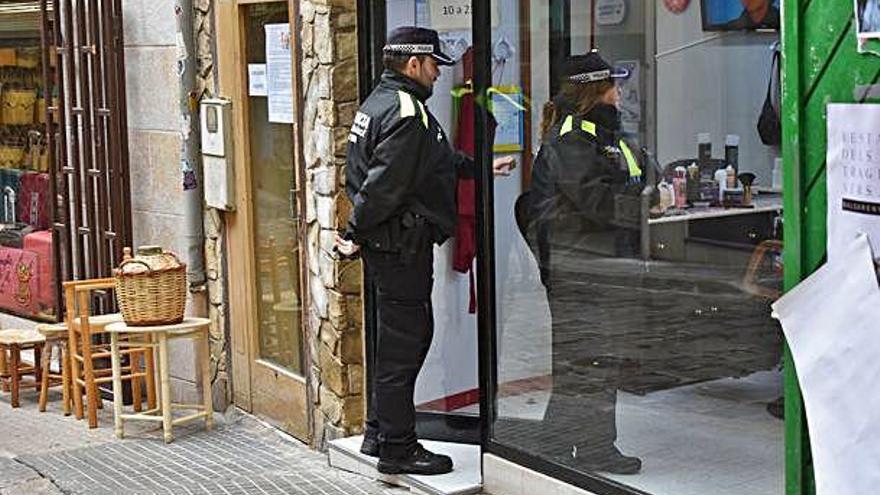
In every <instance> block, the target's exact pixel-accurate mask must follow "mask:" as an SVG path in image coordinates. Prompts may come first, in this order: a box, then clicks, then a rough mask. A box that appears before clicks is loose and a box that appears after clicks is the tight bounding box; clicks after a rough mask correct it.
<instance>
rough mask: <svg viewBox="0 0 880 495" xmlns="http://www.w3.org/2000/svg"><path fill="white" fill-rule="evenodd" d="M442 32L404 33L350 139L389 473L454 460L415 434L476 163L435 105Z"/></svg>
mask: <svg viewBox="0 0 880 495" xmlns="http://www.w3.org/2000/svg"><path fill="white" fill-rule="evenodd" d="M439 46H440V45H439V39H438V36H437V32H436V31H433V30H430V29H424V28H417V27H401V28H398V29H395V30H394V31H393V32H392V33H391V34H390V35H389V37H388V44H387V45H386V46H385V48H384V56H383V64H384V66H385V72H384V73H383V74H382V78H381V80H380V82H379V85H378V87H377V88H376V89H375V90H374V91H373V92H372V94H370V96H369V98H367V100H366V101H365V102H364V103H363V105H361V107H360V109H359V111H358V113H357V115H356V116H355V119H354V125H353V126H352V128H351V133H350V135H349V146H348V161H347V168H346V189H347V192H348V196H349V198H350V199H351V201H352V204H353V210H352V215H351V219H350V221H349V224H348V228H347V231H346V234H345V240H342V239H337V245H338V247H339V249H340V251H342V252H343V253H345V252H350V251H352V250H356V249H357V246H360V247H361V252H362V257H363V260H364V269H365V271H367V272H368V273H369V275H370V276H371V278H372V280H373V282H374V284H375V287H376V307H377V328H376V329H375V331H376V336H375V339H373V340H374V341H375V349H374V350H372V352H373V356H372V361H373V362H372V365H373V370H372V371H373V372H372V387H371V388H372V391H373V397H372V398H371V400H370V401H369V404H370V408H369V411H368V414H367V426H366V432H365V435H364V443H363V445H362V446H361V452H363V453H365V454H368V455H372V456H375V455H378V456H379V464H378V470H379V471H380V472H382V473H388V474H394V473H402V472H406V473H416V474H441V473H446V472H449V471H451V470H452V460H451V459H450V458H449V457H447V456H444V455H438V454H433V453H431V452H429V451H427V450H425V449H424V448H423V447H422V446H421V445H420V444H419V443H418V442H417V438H416V433H415V407H414V405H413V391H414V386H415V382H416V377H417V376H418V374H419V370H420V369H421V367H422V364H423V362H424V360H425V356H426V355H427V353H428V348H429V347H430V345H431V338H432V336H433V332H434V322H433V315H432V309H431V288H432V284H433V244H435V243H437V244H439V243H442V242H443V241H444V240H446V239H447V238H448V237H449V236H450V235H452V233H453V231H454V228H455V222H456V202H455V187H456V178H457V176H458V175H459V174H466V173H470V172H471V170H472V163H471V161H470V160H469V159H468V158H466V157H465V156H464V155H461V154H458V153H456V152H454V151H453V149H452V147H451V146H450V143H449V142H448V141H447V139H446V134H445V133H444V132H443V129H442V128H441V127H440V124H439V123H438V122H437V120H436V119H435V118H434V116H433V115H432V114H431V113H430V112H429V111H428V109H427V107H426V106H425V101H426V100H427V99H428V98H429V97H430V96H431V93H432V89H433V86H434V82H435V81H436V80H437V78H438V77H439V75H440V68H439V66H440V65H452V63H453V61H452V60H451V59H450V58H449V57H447V56H446V55H444V54H443V53H441V51H440V48H439Z"/></svg>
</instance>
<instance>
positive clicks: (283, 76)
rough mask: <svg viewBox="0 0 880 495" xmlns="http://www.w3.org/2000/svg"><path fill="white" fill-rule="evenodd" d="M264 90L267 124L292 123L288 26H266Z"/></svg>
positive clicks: (291, 82) (291, 75)
mask: <svg viewBox="0 0 880 495" xmlns="http://www.w3.org/2000/svg"><path fill="white" fill-rule="evenodd" d="M265 28H266V89H267V94H268V97H269V122H277V123H281V124H292V123H293V73H292V72H291V52H290V24H288V23H283V24H266V26H265Z"/></svg>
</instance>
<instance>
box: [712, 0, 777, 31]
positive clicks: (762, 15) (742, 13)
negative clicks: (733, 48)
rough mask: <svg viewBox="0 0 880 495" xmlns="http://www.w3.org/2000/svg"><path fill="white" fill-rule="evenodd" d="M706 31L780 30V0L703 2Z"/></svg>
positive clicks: (715, 0)
mask: <svg viewBox="0 0 880 495" xmlns="http://www.w3.org/2000/svg"><path fill="white" fill-rule="evenodd" d="M700 7H701V14H702V19H703V30H704V31H754V30H759V29H760V30H765V29H766V30H777V31H778V30H779V24H780V17H779V0H701V1H700Z"/></svg>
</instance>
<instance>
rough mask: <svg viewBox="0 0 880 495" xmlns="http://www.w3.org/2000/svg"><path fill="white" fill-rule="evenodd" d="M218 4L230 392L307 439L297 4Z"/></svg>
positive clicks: (242, 404) (240, 403) (244, 404)
mask: <svg viewBox="0 0 880 495" xmlns="http://www.w3.org/2000/svg"><path fill="white" fill-rule="evenodd" d="M218 8H219V9H225V10H228V12H222V13H220V14H219V15H218V16H217V19H219V20H221V21H220V22H222V23H223V24H222V25H221V26H218V30H224V31H226V32H225V33H222V34H220V33H218V36H217V39H218V40H222V41H224V42H227V43H229V46H221V47H218V50H217V56H218V58H219V61H218V63H219V64H220V68H221V86H222V88H223V89H222V91H221V94H224V95H229V96H231V97H232V99H233V101H232V108H233V115H234V119H233V122H234V128H233V132H234V142H235V147H236V149H235V161H236V165H235V169H236V190H237V194H236V211H235V212H234V213H230V214H229V215H228V216H227V218H228V226H229V232H228V241H229V251H228V252H229V258H230V260H233V259H234V260H235V262H232V261H230V262H229V263H228V265H229V266H228V269H229V272H228V273H229V278H228V280H229V301H230V304H229V308H230V318H231V325H230V327H231V332H232V353H233V357H232V361H233V362H232V365H233V368H234V373H233V377H234V378H233V380H234V400H235V403H236V405H238V406H240V407H242V408H244V409H246V410H248V411H251V412H253V413H254V414H256V415H258V416H261V417H263V418H265V419H267V420H268V421H270V422H272V423H274V424H275V425H277V426H278V427H279V428H281V429H283V430H284V431H286V432H288V433H290V434H291V435H293V436H295V437H297V438H299V439H301V440H303V441H309V440H310V430H309V423H310V422H309V417H310V416H309V414H308V412H309V409H308V403H309V402H308V400H307V387H306V379H305V376H304V372H303V370H304V369H306V367H305V362H304V360H305V356H304V352H303V341H304V338H303V322H302V318H303V312H302V299H301V295H302V293H301V290H300V287H301V283H300V282H301V273H302V272H301V265H300V262H301V257H300V249H301V246H302V243H301V241H300V239H301V237H300V233H301V232H302V229H301V219H300V217H299V215H298V211H299V210H300V209H299V208H298V207H297V204H298V201H299V198H298V195H297V191H298V189H297V184H298V182H299V179H298V175H297V174H298V172H297V167H296V160H295V156H296V152H295V149H296V143H297V141H296V138H295V125H294V115H295V114H296V108H295V105H296V104H295V101H296V99H295V98H293V97H292V96H290V95H291V94H295V93H294V92H293V90H289V91H286V92H285V91H284V90H283V88H284V86H285V85H286V86H287V88H288V89H289V88H291V87H295V84H293V80H294V76H295V74H294V73H293V71H292V70H291V67H293V66H294V65H293V63H292V61H293V59H294V51H293V50H292V47H295V46H296V43H297V41H292V40H291V29H290V25H291V23H292V21H291V20H290V19H295V18H296V15H297V14H291V13H290V12H289V10H288V4H287V2H262V3H259V2H257V3H255V2H234V4H232V5H230V4H219V5H218ZM294 25H295V24H294ZM227 40H228V41H227ZM221 44H222V43H221ZM276 83H279V84H276ZM278 87H280V88H282V89H281V90H278V89H277V88H278ZM285 93H287V94H286V99H285V98H284V96H285Z"/></svg>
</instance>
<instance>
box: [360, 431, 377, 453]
mask: <svg viewBox="0 0 880 495" xmlns="http://www.w3.org/2000/svg"><path fill="white" fill-rule="evenodd" d="M361 454H364V455H368V456H370V457H379V440H376V439H375V438H373V437H368V436H366V435H365V436H364V441H363V443H361Z"/></svg>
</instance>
